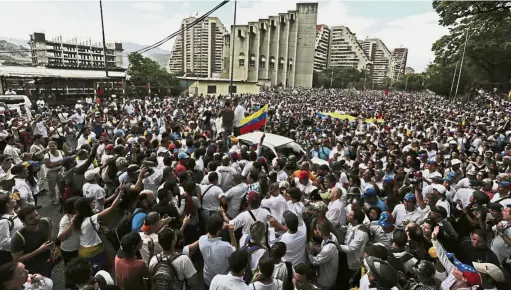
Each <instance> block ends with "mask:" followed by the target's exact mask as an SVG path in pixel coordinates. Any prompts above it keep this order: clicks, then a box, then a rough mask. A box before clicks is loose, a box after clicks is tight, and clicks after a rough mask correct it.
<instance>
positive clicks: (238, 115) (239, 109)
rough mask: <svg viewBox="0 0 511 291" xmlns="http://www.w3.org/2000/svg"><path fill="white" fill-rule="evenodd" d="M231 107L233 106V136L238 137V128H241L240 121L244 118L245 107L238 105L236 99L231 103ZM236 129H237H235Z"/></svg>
mask: <svg viewBox="0 0 511 291" xmlns="http://www.w3.org/2000/svg"><path fill="white" fill-rule="evenodd" d="M233 105H234V108H235V109H234V121H233V123H234V128H235V129H234V135H235V136H238V135H239V127H240V126H241V120H242V119H243V118H245V112H246V110H245V107H243V106H242V105H241V104H240V103H239V100H238V99H235V100H234V102H233ZM236 128H237V129H236Z"/></svg>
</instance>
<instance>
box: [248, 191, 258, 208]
mask: <svg viewBox="0 0 511 291" xmlns="http://www.w3.org/2000/svg"><path fill="white" fill-rule="evenodd" d="M247 200H248V204H250V205H251V204H252V203H260V202H261V196H260V195H259V193H257V192H256V191H250V192H249V193H248V195H247Z"/></svg>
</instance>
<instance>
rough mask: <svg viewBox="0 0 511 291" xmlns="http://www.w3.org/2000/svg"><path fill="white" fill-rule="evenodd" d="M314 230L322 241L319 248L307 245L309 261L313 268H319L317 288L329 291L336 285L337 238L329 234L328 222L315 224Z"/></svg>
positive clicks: (337, 263)
mask: <svg viewBox="0 0 511 291" xmlns="http://www.w3.org/2000/svg"><path fill="white" fill-rule="evenodd" d="M316 230H317V231H318V234H319V235H320V236H321V237H322V238H323V241H322V242H321V246H320V247H319V248H318V247H314V246H312V245H309V261H310V262H311V264H312V265H313V266H319V275H318V277H317V279H316V282H317V285H318V287H320V288H321V289H327V290H329V289H331V287H333V286H334V285H335V283H336V279H337V270H338V268H339V250H338V249H337V246H338V243H337V238H336V237H335V236H334V235H333V234H331V233H330V223H328V221H323V222H319V223H318V224H316ZM313 254H315V255H313Z"/></svg>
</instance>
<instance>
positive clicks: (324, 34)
mask: <svg viewBox="0 0 511 291" xmlns="http://www.w3.org/2000/svg"><path fill="white" fill-rule="evenodd" d="M329 49H330V28H329V27H328V26H326V25H324V24H318V25H316V43H315V46H314V71H317V72H320V71H323V70H324V69H326V68H327V67H328V53H329Z"/></svg>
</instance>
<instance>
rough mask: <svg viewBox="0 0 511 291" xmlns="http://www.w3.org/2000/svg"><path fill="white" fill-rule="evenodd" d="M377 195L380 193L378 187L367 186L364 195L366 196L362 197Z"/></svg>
mask: <svg viewBox="0 0 511 291" xmlns="http://www.w3.org/2000/svg"><path fill="white" fill-rule="evenodd" d="M376 195H378V193H377V192H376V189H374V188H372V187H371V188H367V189H366V190H365V192H364V195H363V196H364V197H362V198H365V197H372V196H376Z"/></svg>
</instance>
